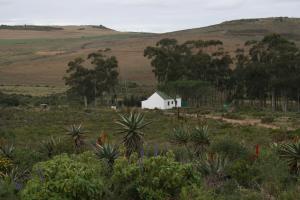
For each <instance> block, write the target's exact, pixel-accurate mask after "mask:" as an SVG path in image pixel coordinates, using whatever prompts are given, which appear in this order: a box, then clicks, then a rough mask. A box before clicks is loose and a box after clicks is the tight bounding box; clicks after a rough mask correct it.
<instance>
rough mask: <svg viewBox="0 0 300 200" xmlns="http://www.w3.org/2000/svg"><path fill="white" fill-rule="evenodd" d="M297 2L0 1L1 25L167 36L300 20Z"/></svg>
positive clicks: (180, 0)
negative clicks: (231, 23) (259, 21)
mask: <svg viewBox="0 0 300 200" xmlns="http://www.w3.org/2000/svg"><path fill="white" fill-rule="evenodd" d="M299 9H300V0H0V24H11V25H14V24H36V25H71V24H76V25H79V24H103V25H105V26H108V27H110V28H114V29H117V30H122V31H148V32H167V31H174V30H180V29H187V28H195V27H202V26H207V25H212V24H216V23H220V22H222V21H226V20H232V19H240V18H258V17H273V16H288V17H300V12H299Z"/></svg>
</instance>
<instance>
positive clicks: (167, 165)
mask: <svg viewBox="0 0 300 200" xmlns="http://www.w3.org/2000/svg"><path fill="white" fill-rule="evenodd" d="M130 159H131V162H128V160H126V159H124V158H120V159H117V160H116V162H115V166H114V173H113V176H112V186H113V188H114V190H113V191H112V192H113V194H115V195H116V196H115V198H114V199H119V198H120V199H136V200H139V199H140V200H143V199H147V200H165V199H174V198H175V199H176V197H178V196H179V195H180V193H181V190H182V189H183V187H186V186H188V185H189V184H192V183H198V182H199V180H198V178H199V176H197V173H195V172H194V171H192V166H191V165H187V164H180V163H178V162H176V161H175V160H174V155H173V154H170V153H168V154H167V156H157V157H152V158H146V159H144V160H137V159H136V158H132V157H131V158H130Z"/></svg>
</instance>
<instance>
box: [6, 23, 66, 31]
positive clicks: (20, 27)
mask: <svg viewBox="0 0 300 200" xmlns="http://www.w3.org/2000/svg"><path fill="white" fill-rule="evenodd" d="M1 29H2V30H30V31H57V30H64V29H63V28H62V27H54V26H36V25H26V24H25V25H15V26H10V25H1V26H0V30H1Z"/></svg>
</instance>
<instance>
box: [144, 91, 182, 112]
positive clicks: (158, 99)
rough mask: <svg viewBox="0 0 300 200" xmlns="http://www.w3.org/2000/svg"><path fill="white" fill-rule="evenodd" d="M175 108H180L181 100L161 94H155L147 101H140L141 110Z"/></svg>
mask: <svg viewBox="0 0 300 200" xmlns="http://www.w3.org/2000/svg"><path fill="white" fill-rule="evenodd" d="M175 107H179V108H180V107H181V98H179V97H177V98H176V101H175V99H174V98H172V97H170V96H168V95H166V94H165V93H163V92H159V91H157V92H155V93H154V94H152V95H151V96H150V97H149V98H148V99H147V100H145V101H142V109H155V108H157V109H161V110H166V109H171V108H175Z"/></svg>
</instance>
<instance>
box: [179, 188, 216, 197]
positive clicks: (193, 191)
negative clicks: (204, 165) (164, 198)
mask: <svg viewBox="0 0 300 200" xmlns="http://www.w3.org/2000/svg"><path fill="white" fill-rule="evenodd" d="M179 199H180V200H191V199H193V200H213V199H215V197H214V195H213V194H212V192H210V191H208V190H207V189H205V188H203V187H201V186H198V185H190V186H186V187H183V188H182V189H181V193H180V198H179Z"/></svg>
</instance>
